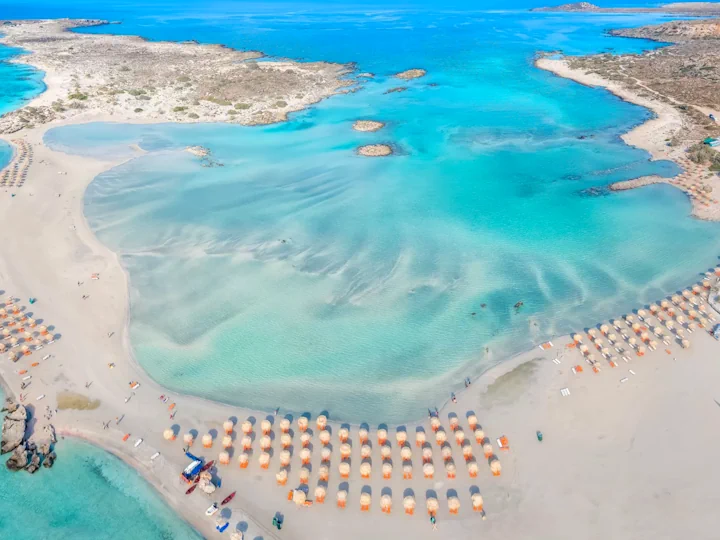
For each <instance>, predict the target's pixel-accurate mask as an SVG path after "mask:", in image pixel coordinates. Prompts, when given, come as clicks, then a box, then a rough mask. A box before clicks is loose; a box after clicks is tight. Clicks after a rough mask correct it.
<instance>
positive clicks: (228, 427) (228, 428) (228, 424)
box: [223, 420, 235, 434]
mask: <svg viewBox="0 0 720 540" xmlns="http://www.w3.org/2000/svg"><path fill="white" fill-rule="evenodd" d="M234 428H235V424H233V422H232V420H225V421H224V422H223V430H224V431H225V433H227V434H230V433H232V431H233V429H234Z"/></svg>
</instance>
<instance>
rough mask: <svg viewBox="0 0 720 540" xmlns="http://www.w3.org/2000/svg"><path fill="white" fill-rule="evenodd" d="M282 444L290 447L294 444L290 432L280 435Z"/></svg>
mask: <svg viewBox="0 0 720 540" xmlns="http://www.w3.org/2000/svg"><path fill="white" fill-rule="evenodd" d="M280 444H281V445H282V447H283V448H289V447H290V445H292V437H291V436H290V434H289V433H283V434H282V435H280Z"/></svg>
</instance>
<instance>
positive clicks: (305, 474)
mask: <svg viewBox="0 0 720 540" xmlns="http://www.w3.org/2000/svg"><path fill="white" fill-rule="evenodd" d="M299 477H300V483H301V484H307V483H308V481H309V480H310V469H308V468H307V467H301V468H300V473H299Z"/></svg>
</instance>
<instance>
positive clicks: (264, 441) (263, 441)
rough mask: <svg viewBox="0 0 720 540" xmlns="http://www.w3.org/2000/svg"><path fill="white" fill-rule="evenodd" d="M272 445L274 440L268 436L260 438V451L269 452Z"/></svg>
mask: <svg viewBox="0 0 720 540" xmlns="http://www.w3.org/2000/svg"><path fill="white" fill-rule="evenodd" d="M271 445H272V440H271V439H270V437H268V436H267V435H263V436H262V437H260V449H261V450H267V449H268V448H270V446H271Z"/></svg>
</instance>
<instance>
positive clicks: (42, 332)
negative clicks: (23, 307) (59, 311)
mask: <svg viewBox="0 0 720 540" xmlns="http://www.w3.org/2000/svg"><path fill="white" fill-rule="evenodd" d="M38 330H40V333H41V334H42V335H43V336H44V335H47V333H48V329H47V326H41V327H40V328H38Z"/></svg>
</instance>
